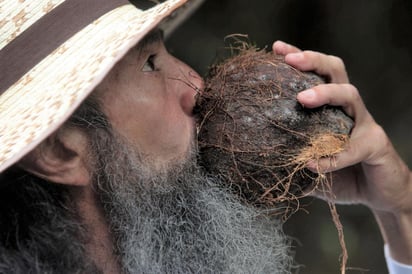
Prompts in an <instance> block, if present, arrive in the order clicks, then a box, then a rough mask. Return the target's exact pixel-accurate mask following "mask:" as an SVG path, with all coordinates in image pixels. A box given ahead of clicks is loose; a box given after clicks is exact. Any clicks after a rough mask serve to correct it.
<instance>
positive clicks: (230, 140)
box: [196, 48, 353, 272]
mask: <svg viewBox="0 0 412 274" xmlns="http://www.w3.org/2000/svg"><path fill="white" fill-rule="evenodd" d="M322 83H324V80H323V79H322V78H321V77H319V76H317V75H316V74H314V73H309V72H301V71H298V70H296V69H294V68H293V67H291V66H289V65H287V64H286V63H285V62H284V58H283V57H282V56H277V55H275V54H273V53H271V52H270V53H267V52H265V51H263V50H261V51H259V50H256V49H253V48H251V49H244V50H240V52H239V53H238V54H237V55H235V56H233V57H231V58H229V59H227V60H225V61H224V62H223V63H221V64H218V65H216V66H214V67H212V69H211V70H210V72H209V76H208V77H207V78H206V83H205V90H204V92H202V93H201V94H199V95H198V98H197V107H196V111H197V113H198V118H199V120H198V143H199V152H200V163H201V165H203V166H204V168H205V169H206V170H207V171H208V172H210V173H211V174H214V175H218V176H219V177H221V178H222V181H223V182H224V183H225V184H227V185H228V186H230V187H231V189H232V190H233V191H234V192H235V193H236V194H237V195H239V197H240V198H241V199H242V200H243V201H244V202H245V203H247V204H252V205H254V206H259V207H262V206H264V207H267V208H271V209H275V212H277V213H280V214H282V216H283V217H284V218H287V217H288V216H290V215H291V214H292V213H293V212H295V211H296V210H297V209H298V208H299V198H301V197H304V196H307V195H308V194H309V193H310V192H311V191H312V190H314V189H318V190H330V181H329V180H328V179H327V178H328V177H327V176H326V175H325V174H319V173H312V172H311V171H309V170H308V169H306V168H305V166H306V165H307V163H308V162H310V161H317V160H319V159H322V158H325V157H328V158H331V159H333V156H334V155H336V154H337V153H339V152H341V151H342V150H344V148H345V145H346V143H347V140H348V137H349V134H350V131H351V129H352V127H353V121H352V119H351V118H349V117H348V116H347V115H346V114H345V113H344V112H343V111H342V110H341V109H340V108H337V107H331V106H323V107H320V108H316V109H307V108H304V106H302V105H301V104H300V103H299V102H298V101H297V100H296V95H297V93H298V92H300V91H302V90H305V89H308V88H311V87H313V86H316V85H318V84H322ZM331 164H333V161H331ZM329 206H330V208H331V212H332V215H333V219H334V222H335V225H336V227H337V229H338V232H339V239H340V243H341V246H342V249H343V254H342V261H343V262H342V269H343V272H344V269H345V262H346V257H347V254H346V248H345V244H344V241H343V232H342V227H341V224H340V222H339V218H338V214H337V212H336V208H335V206H334V204H333V203H330V204H329Z"/></svg>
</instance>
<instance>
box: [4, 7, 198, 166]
mask: <svg viewBox="0 0 412 274" xmlns="http://www.w3.org/2000/svg"><path fill="white" fill-rule="evenodd" d="M200 2H201V0H167V1H165V2H163V3H161V4H157V5H155V6H154V7H152V8H150V9H147V10H141V9H138V8H136V7H135V6H134V5H132V4H130V3H129V2H128V1H126V0H36V1H17V0H2V1H1V3H0V172H2V171H4V170H5V169H6V168H7V167H9V166H11V165H12V164H14V163H15V162H17V161H18V160H19V159H21V158H22V157H23V156H24V155H25V154H27V153H28V152H29V151H30V150H32V149H33V148H34V147H35V146H37V145H38V144H39V143H40V142H41V141H42V140H44V139H45V138H46V137H47V136H49V135H50V134H51V133H52V132H53V131H55V130H56V129H57V128H58V127H59V126H61V125H62V124H63V123H64V121H66V120H67V118H69V116H70V115H71V114H72V113H73V111H74V110H75V109H76V107H78V106H79V105H80V103H81V102H82V101H83V100H84V99H85V98H86V97H87V96H88V95H89V93H90V92H91V91H92V90H93V89H94V88H95V87H96V85H97V84H98V83H99V82H100V81H101V80H102V79H103V78H104V76H105V75H106V74H107V73H108V72H109V71H110V69H111V68H112V67H113V65H114V64H115V63H116V62H117V61H118V60H119V59H121V58H122V57H123V56H124V55H125V54H126V52H127V51H128V50H129V49H130V48H131V47H132V46H134V45H135V44H136V43H137V42H138V41H139V40H140V39H142V38H143V37H144V36H145V35H146V34H147V33H148V32H149V31H150V30H151V29H153V28H154V27H156V26H158V25H159V24H161V25H160V26H161V27H162V28H163V29H164V30H165V33H166V35H167V33H169V32H170V31H171V30H172V29H173V28H174V27H176V26H177V24H178V23H179V22H180V21H182V18H184V17H187V15H188V14H189V13H190V12H191V11H193V10H194V8H196V7H197V6H198V5H199V4H200Z"/></svg>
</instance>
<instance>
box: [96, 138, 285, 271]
mask: <svg viewBox="0 0 412 274" xmlns="http://www.w3.org/2000/svg"><path fill="white" fill-rule="evenodd" d="M117 139H119V138H107V136H106V137H105V138H96V139H95V141H94V148H95V150H96V151H104V153H99V157H98V160H97V161H98V165H99V170H100V171H102V172H100V173H98V174H96V176H95V182H96V185H97V189H98V192H99V195H100V198H101V202H102V204H103V207H104V210H105V214H106V217H107V219H108V220H109V222H110V229H111V232H112V234H113V238H114V242H115V247H116V251H117V253H118V256H119V258H120V260H121V265H122V268H123V270H124V272H127V273H289V271H290V267H291V261H292V259H291V256H290V252H289V244H290V243H289V240H288V239H287V237H285V236H284V234H283V232H282V229H281V223H280V222H278V221H277V220H276V219H271V218H270V217H268V216H267V215H265V214H263V213H262V212H261V211H260V210H258V209H256V208H252V207H249V206H246V205H244V204H242V203H241V202H240V201H239V200H238V199H237V198H236V197H234V196H233V195H232V194H231V193H230V191H229V190H228V189H225V188H223V187H222V186H221V185H220V184H218V183H217V181H216V180H213V179H211V178H208V177H206V176H204V175H203V174H202V173H201V171H200V169H199V168H198V167H197V166H196V164H195V163H196V161H195V159H194V158H195V157H194V154H195V153H192V154H193V155H192V156H190V157H188V159H187V160H185V161H180V163H179V161H175V163H176V164H173V165H170V166H165V167H163V168H162V169H161V170H159V169H157V170H153V169H152V168H151V166H152V165H151V164H150V163H151V161H150V157H148V156H142V155H139V153H137V152H136V149H134V148H132V147H131V146H130V145H128V144H126V143H125V142H123V143H122V142H118V141H115V140H117Z"/></svg>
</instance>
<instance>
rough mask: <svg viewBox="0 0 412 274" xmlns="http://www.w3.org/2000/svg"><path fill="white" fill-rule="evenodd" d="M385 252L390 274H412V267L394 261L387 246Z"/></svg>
mask: <svg viewBox="0 0 412 274" xmlns="http://www.w3.org/2000/svg"><path fill="white" fill-rule="evenodd" d="M384 250H385V259H386V265H387V266H388V270H389V274H412V265H407V264H402V263H399V262H397V261H395V260H394V259H392V257H391V255H390V253H389V248H388V246H387V245H385V246H384Z"/></svg>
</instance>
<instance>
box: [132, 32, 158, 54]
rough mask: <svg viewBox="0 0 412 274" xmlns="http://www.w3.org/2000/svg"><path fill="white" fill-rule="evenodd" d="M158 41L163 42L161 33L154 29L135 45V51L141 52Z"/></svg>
mask: <svg viewBox="0 0 412 274" xmlns="http://www.w3.org/2000/svg"><path fill="white" fill-rule="evenodd" d="M160 41H163V31H162V30H160V29H154V30H152V31H151V32H149V33H148V34H146V36H145V37H144V38H143V39H142V40H141V41H140V42H139V43H138V44H137V49H138V50H139V51H140V52H142V51H143V50H144V49H146V48H147V47H149V46H151V45H152V44H155V43H158V42H160Z"/></svg>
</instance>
